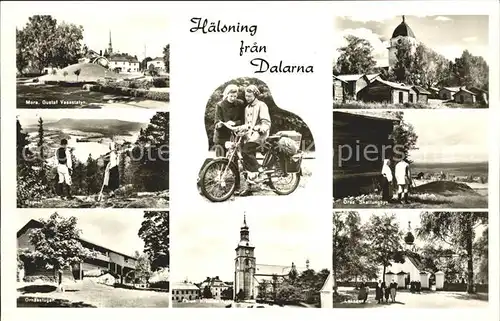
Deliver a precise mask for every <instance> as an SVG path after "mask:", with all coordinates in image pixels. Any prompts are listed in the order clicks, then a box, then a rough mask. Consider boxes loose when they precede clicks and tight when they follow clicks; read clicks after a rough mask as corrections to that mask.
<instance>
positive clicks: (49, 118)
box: [17, 109, 156, 126]
mask: <svg viewBox="0 0 500 321" xmlns="http://www.w3.org/2000/svg"><path fill="white" fill-rule="evenodd" d="M155 114H156V111H154V110H144V109H137V110H134V109H125V110H122V111H118V110H116V109H111V110H104V109H103V110H77V109H58V110H51V109H38V110H33V109H31V110H28V109H24V110H18V111H17V116H18V119H19V121H20V122H21V126H27V125H32V124H37V123H38V119H39V117H42V119H43V121H44V122H46V123H48V122H56V121H58V120H60V119H63V118H71V119H117V120H122V121H130V122H138V123H149V121H150V119H151V118H152V117H153V116H154V115H155Z"/></svg>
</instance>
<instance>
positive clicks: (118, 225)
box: [16, 209, 144, 256]
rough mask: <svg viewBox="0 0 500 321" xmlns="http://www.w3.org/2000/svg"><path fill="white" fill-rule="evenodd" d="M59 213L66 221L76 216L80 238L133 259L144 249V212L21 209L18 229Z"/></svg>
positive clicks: (18, 213)
mask: <svg viewBox="0 0 500 321" xmlns="http://www.w3.org/2000/svg"><path fill="white" fill-rule="evenodd" d="M56 211H57V212H58V213H59V214H60V215H61V216H64V217H65V218H68V217H70V216H75V217H76V218H77V219H78V221H77V228H78V229H80V230H81V231H82V233H81V234H80V236H81V237H82V238H83V239H85V240H87V241H90V242H94V243H96V244H98V245H101V246H104V247H107V248H109V249H111V250H115V251H117V252H120V253H123V254H128V255H130V256H134V253H135V251H139V253H142V251H143V249H144V242H143V241H142V239H140V238H139V236H138V235H137V233H138V231H139V228H140V227H141V223H142V219H143V215H144V213H143V211H123V210H112V209H107V210H105V211H102V210H101V211H98V210H92V211H82V210H76V211H75V210H73V211H70V210H65V209H60V210H53V209H52V210H46V209H36V210H32V209H30V210H19V211H18V212H17V213H16V218H17V221H16V223H17V230H19V229H20V228H21V227H23V226H24V225H25V224H26V223H28V221H29V220H31V219H35V220H38V219H40V218H42V219H48V218H49V217H50V215H52V214H53V213H54V212H56Z"/></svg>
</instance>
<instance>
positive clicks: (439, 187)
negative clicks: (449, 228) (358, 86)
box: [333, 109, 490, 209]
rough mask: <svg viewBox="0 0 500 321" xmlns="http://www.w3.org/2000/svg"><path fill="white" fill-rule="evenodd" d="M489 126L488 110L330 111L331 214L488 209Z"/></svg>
mask: <svg viewBox="0 0 500 321" xmlns="http://www.w3.org/2000/svg"><path fill="white" fill-rule="evenodd" d="M488 124H489V114H488V111H487V110H470V109H468V110H462V111H460V112H452V111H447V110H433V111H432V112H429V111H425V110H415V109H413V110H409V109H408V110H399V111H376V110H344V111H336V110H334V111H333V207H334V208H426V209H428V208H475V209H479V208H483V209H485V208H488V191H489V188H488V186H489V184H488V177H489V169H488V167H489V163H488V161H489V150H490V145H489V131H488ZM465 128H474V130H464V129H465Z"/></svg>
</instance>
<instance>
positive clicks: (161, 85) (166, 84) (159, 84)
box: [153, 78, 170, 88]
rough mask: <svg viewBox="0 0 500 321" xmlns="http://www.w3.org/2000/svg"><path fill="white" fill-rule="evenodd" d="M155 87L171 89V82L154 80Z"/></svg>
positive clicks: (164, 79) (159, 79) (160, 79)
mask: <svg viewBox="0 0 500 321" xmlns="http://www.w3.org/2000/svg"><path fill="white" fill-rule="evenodd" d="M153 87H156V88H166V87H170V81H169V80H168V79H167V78H153Z"/></svg>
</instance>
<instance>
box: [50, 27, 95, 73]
mask: <svg viewBox="0 0 500 321" xmlns="http://www.w3.org/2000/svg"><path fill="white" fill-rule="evenodd" d="M82 40H83V27H82V26H77V25H74V24H70V23H65V22H63V23H61V24H60V25H58V26H57V27H56V31H55V37H54V42H53V43H52V48H51V49H52V59H51V61H50V64H51V65H52V66H53V67H58V68H64V67H66V66H68V65H72V64H76V63H78V59H79V58H82V57H85V56H86V55H87V53H88V48H87V47H86V46H82V44H81V41H82Z"/></svg>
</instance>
